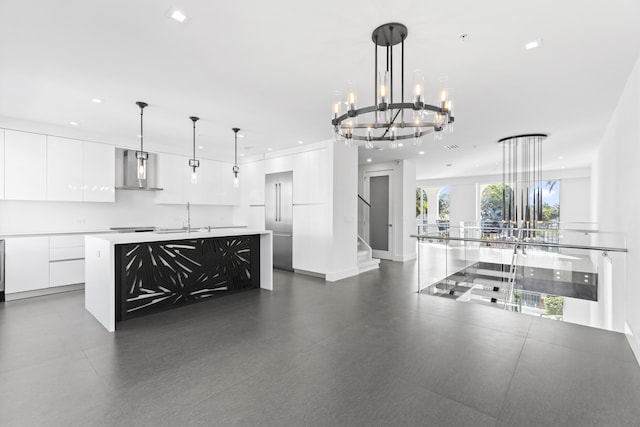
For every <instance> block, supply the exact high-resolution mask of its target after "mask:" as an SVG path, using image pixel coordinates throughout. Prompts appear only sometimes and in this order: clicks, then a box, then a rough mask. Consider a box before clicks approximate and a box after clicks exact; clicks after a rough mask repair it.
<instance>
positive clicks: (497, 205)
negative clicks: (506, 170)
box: [480, 184, 513, 235]
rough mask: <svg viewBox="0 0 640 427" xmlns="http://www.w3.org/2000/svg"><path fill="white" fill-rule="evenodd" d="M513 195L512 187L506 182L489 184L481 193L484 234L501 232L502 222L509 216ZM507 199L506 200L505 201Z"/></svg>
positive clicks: (481, 219)
mask: <svg viewBox="0 0 640 427" xmlns="http://www.w3.org/2000/svg"><path fill="white" fill-rule="evenodd" d="M512 197H513V191H512V190H511V187H509V186H508V185H505V184H489V185H487V186H486V187H485V189H484V190H482V193H481V194H480V227H481V228H482V234H484V235H486V234H491V233H497V232H499V230H500V228H501V223H502V221H504V220H505V219H506V218H509V209H510V206H511V204H510V203H509V201H510V200H511V198H512ZM503 200H505V201H506V202H503Z"/></svg>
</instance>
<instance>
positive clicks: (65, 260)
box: [49, 234, 84, 287]
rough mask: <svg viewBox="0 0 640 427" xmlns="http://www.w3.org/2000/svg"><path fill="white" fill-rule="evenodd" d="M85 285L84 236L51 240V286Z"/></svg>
mask: <svg viewBox="0 0 640 427" xmlns="http://www.w3.org/2000/svg"><path fill="white" fill-rule="evenodd" d="M77 283H84V235H82V234H72V235H65V236H51V237H50V238H49V286H50V287H53V286H65V285H75V284H77Z"/></svg>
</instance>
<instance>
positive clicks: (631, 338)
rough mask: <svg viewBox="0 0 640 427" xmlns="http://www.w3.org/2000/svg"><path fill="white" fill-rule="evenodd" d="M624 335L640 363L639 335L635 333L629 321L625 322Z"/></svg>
mask: <svg viewBox="0 0 640 427" xmlns="http://www.w3.org/2000/svg"><path fill="white" fill-rule="evenodd" d="M624 335H625V336H626V337H627V341H628V342H629V345H630V346H631V350H632V351H633V355H634V356H635V357H636V362H638V364H639V365H640V342H639V341H638V336H636V335H634V334H633V330H631V327H630V326H629V324H628V323H627V322H624Z"/></svg>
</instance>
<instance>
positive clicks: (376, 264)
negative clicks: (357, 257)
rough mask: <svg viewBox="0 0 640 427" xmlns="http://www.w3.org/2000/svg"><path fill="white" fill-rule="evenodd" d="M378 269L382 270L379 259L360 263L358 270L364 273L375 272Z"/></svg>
mask: <svg viewBox="0 0 640 427" xmlns="http://www.w3.org/2000/svg"><path fill="white" fill-rule="evenodd" d="M376 268H380V260H379V259H377V258H375V259H369V260H367V261H362V262H360V261H359V262H358V270H360V273H364V272H365V271H369V270H375V269H376Z"/></svg>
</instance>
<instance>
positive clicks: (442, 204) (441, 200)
mask: <svg viewBox="0 0 640 427" xmlns="http://www.w3.org/2000/svg"><path fill="white" fill-rule="evenodd" d="M449 193H450V189H449V186H448V185H445V186H444V187H442V189H441V190H440V192H439V193H438V221H437V223H438V229H439V230H447V229H448V228H449V202H450V200H449Z"/></svg>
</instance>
